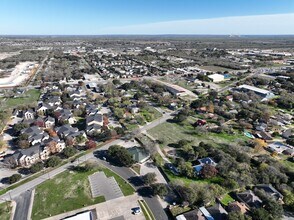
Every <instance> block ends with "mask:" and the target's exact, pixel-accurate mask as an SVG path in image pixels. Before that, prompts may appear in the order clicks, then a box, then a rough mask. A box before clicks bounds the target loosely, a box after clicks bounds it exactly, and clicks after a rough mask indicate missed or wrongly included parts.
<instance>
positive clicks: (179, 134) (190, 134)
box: [148, 118, 245, 146]
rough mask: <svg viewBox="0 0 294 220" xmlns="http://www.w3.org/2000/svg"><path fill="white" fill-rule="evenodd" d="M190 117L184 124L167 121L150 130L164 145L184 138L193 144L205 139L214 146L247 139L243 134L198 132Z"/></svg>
mask: <svg viewBox="0 0 294 220" xmlns="http://www.w3.org/2000/svg"><path fill="white" fill-rule="evenodd" d="M190 119H191V118H188V120H187V121H186V122H185V123H184V124H183V125H179V124H176V123H170V122H165V123H162V124H160V125H158V126H156V127H155V128H152V129H151V130H149V131H148V132H149V134H150V135H152V136H153V137H154V138H155V139H158V140H162V141H163V144H162V145H163V146H165V145H168V144H171V143H177V142H178V141H179V140H182V139H186V140H191V141H192V142H193V144H199V143H200V142H201V141H203V142H206V143H210V144H213V145H214V146H217V145H221V144H228V143H232V142H236V143H237V142H239V141H240V140H241V141H242V140H245V137H244V135H242V134H236V135H229V134H223V133H221V134H216V133H207V134H197V133H196V132H195V128H193V126H192V125H191V124H190V123H189V122H188V121H190ZM194 121H195V120H194Z"/></svg>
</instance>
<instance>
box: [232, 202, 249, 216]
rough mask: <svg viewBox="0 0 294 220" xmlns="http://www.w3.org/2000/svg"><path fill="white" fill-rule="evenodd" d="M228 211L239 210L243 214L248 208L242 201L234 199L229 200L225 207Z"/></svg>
mask: <svg viewBox="0 0 294 220" xmlns="http://www.w3.org/2000/svg"><path fill="white" fill-rule="evenodd" d="M227 209H228V211H229V212H241V213H242V214H245V213H247V212H248V211H249V208H248V207H247V206H246V205H245V203H243V202H238V201H234V202H231V203H230V204H229V205H228V207H227Z"/></svg>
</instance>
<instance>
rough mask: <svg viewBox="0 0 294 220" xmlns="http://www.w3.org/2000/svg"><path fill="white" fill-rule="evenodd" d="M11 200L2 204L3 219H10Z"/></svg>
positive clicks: (0, 210)
mask: <svg viewBox="0 0 294 220" xmlns="http://www.w3.org/2000/svg"><path fill="white" fill-rule="evenodd" d="M11 211H12V207H11V202H4V203H2V204H0V219H1V220H9V219H10V216H11Z"/></svg>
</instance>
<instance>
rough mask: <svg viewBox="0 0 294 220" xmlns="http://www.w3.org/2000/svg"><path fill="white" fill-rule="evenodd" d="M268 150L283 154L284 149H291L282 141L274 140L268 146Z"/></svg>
mask: <svg viewBox="0 0 294 220" xmlns="http://www.w3.org/2000/svg"><path fill="white" fill-rule="evenodd" d="M267 149H268V151H270V152H276V153H277V154H282V153H283V152H284V151H286V150H288V149H291V148H289V147H288V146H287V145H285V144H283V143H281V142H277V141H276V142H273V143H271V144H269V145H268V146H267Z"/></svg>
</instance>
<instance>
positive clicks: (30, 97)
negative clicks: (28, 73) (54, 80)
mask: <svg viewBox="0 0 294 220" xmlns="http://www.w3.org/2000/svg"><path fill="white" fill-rule="evenodd" d="M39 97H40V91H39V90H37V89H31V90H28V91H27V92H25V93H24V94H21V95H20V96H19V97H16V98H4V99H0V103H1V107H0V108H16V107H17V106H21V105H33V104H37V101H38V99H39Z"/></svg>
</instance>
